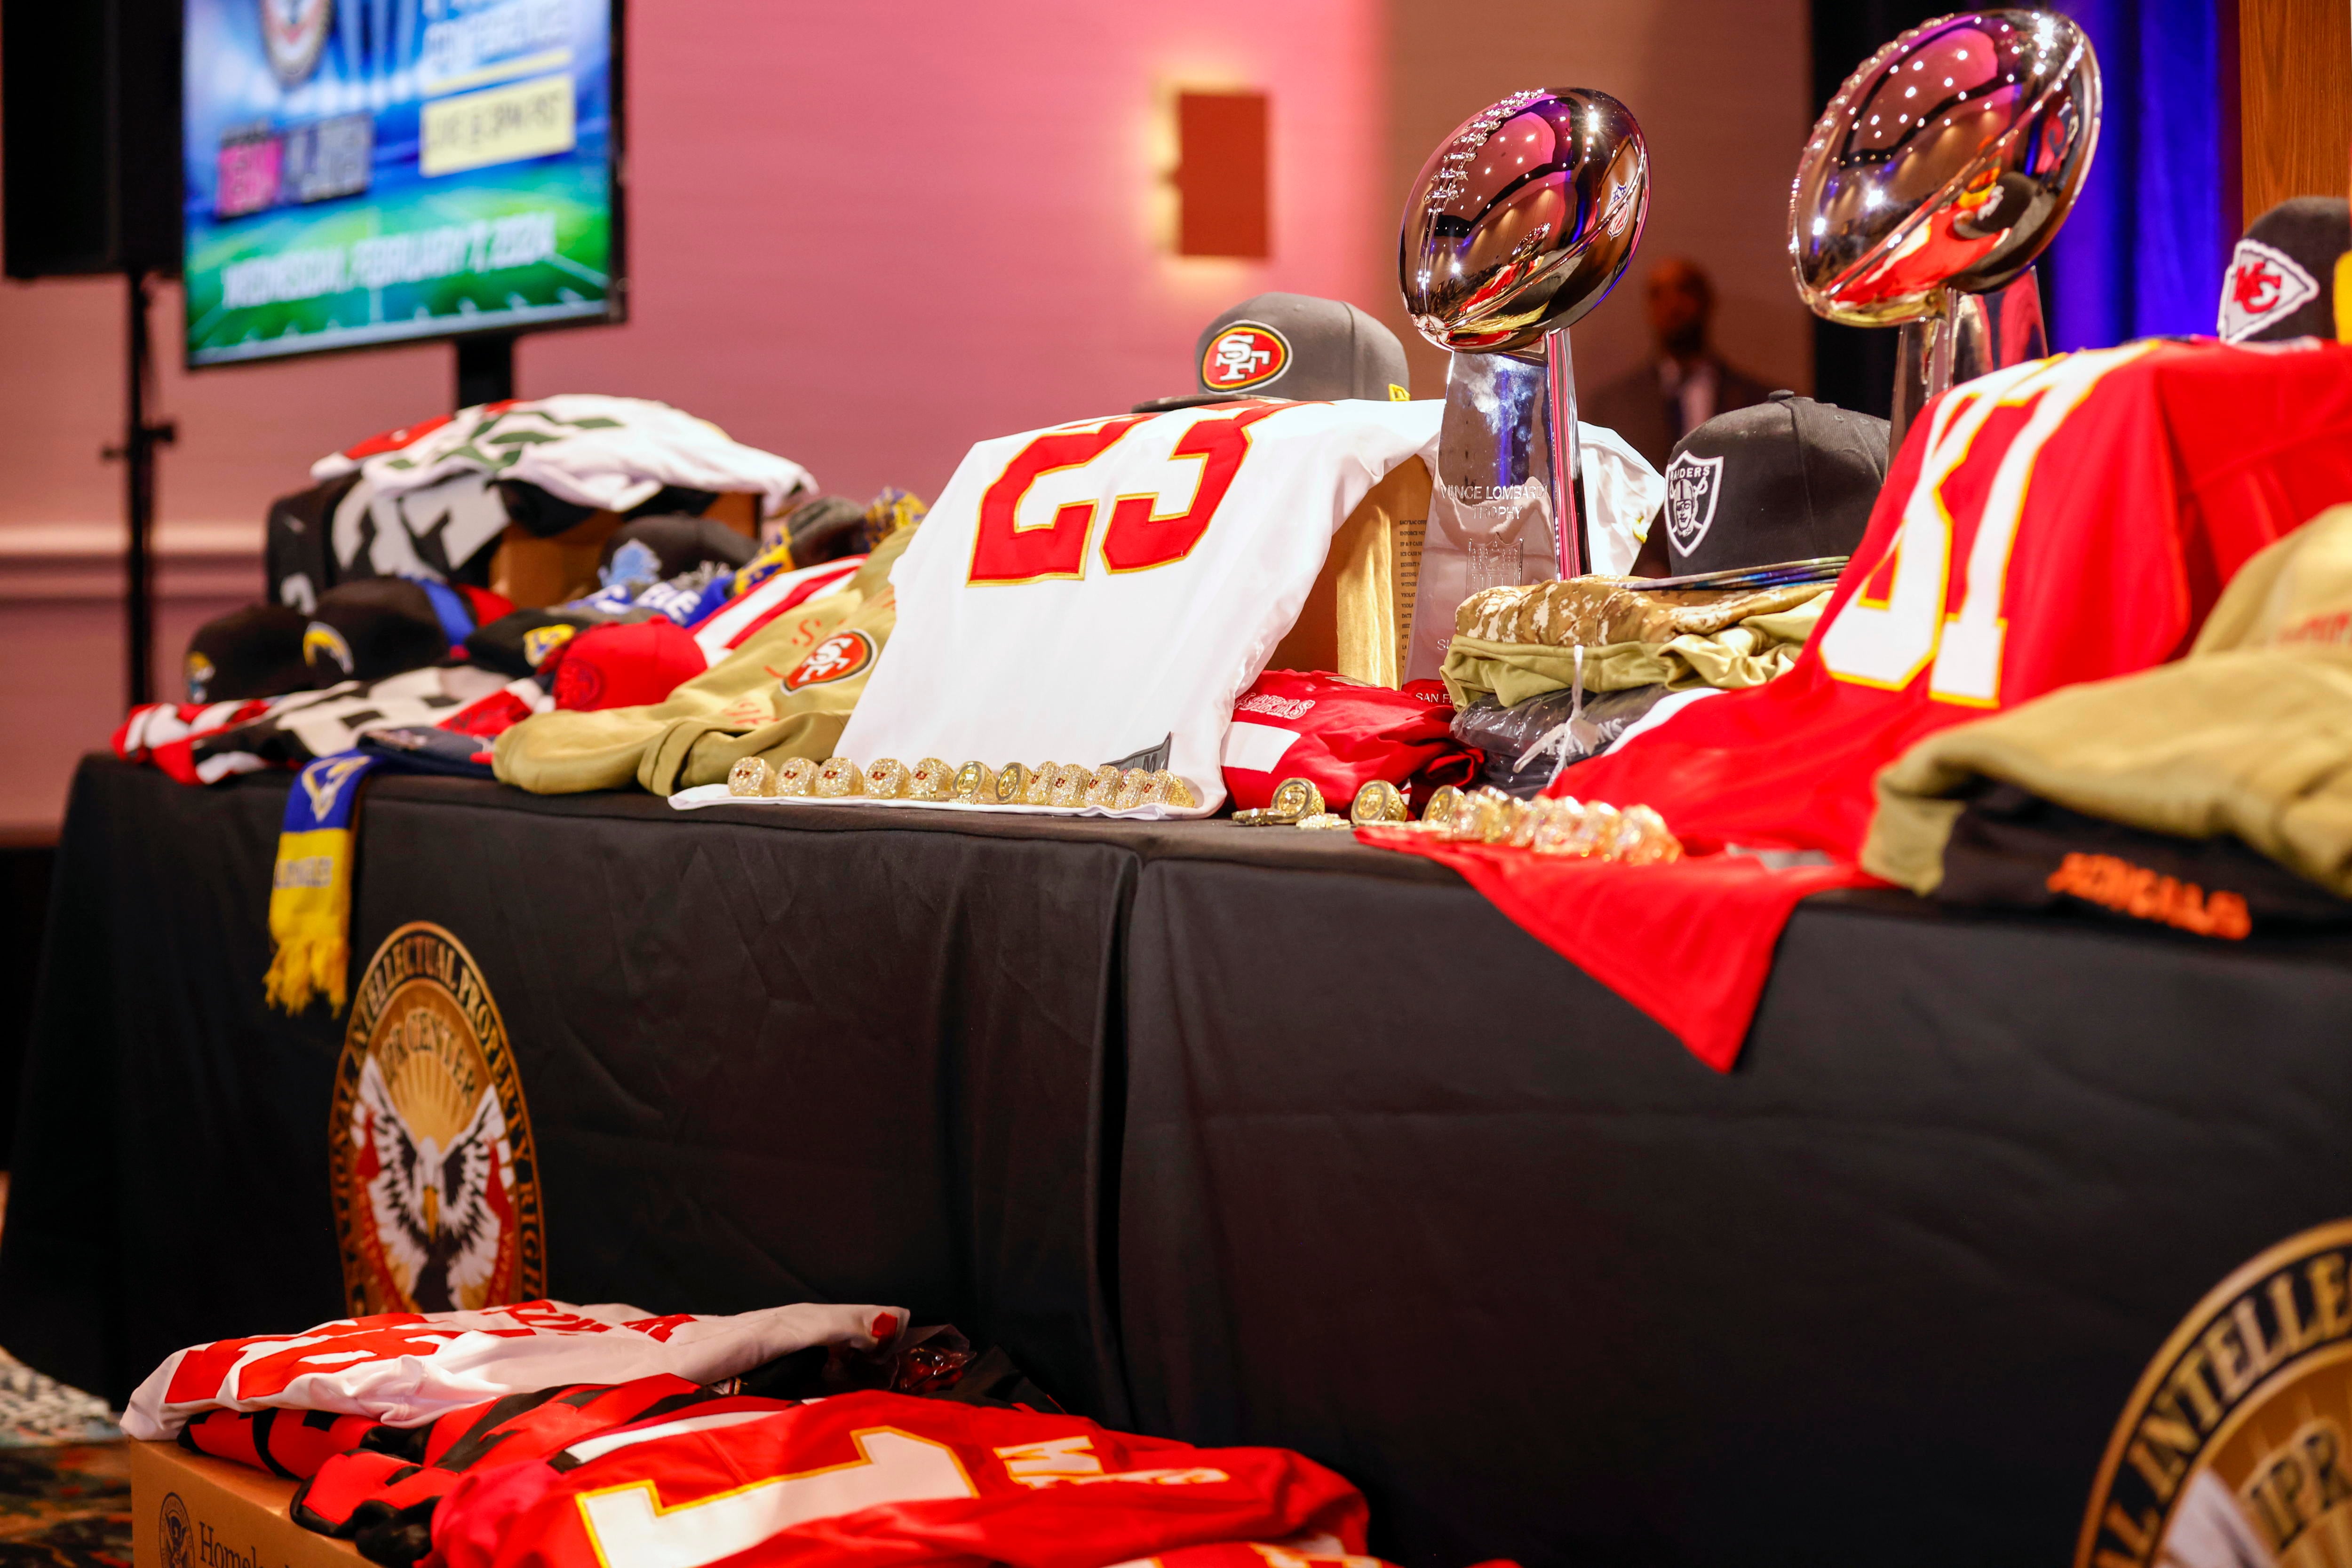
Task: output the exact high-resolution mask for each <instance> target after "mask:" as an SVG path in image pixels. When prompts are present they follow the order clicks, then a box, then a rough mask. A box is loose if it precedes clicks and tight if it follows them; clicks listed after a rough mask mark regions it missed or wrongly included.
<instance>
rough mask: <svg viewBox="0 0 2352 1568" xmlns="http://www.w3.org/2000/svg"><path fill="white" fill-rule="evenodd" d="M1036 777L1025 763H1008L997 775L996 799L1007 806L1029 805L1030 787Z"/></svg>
mask: <svg viewBox="0 0 2352 1568" xmlns="http://www.w3.org/2000/svg"><path fill="white" fill-rule="evenodd" d="M1035 777H1036V776H1035V775H1034V774H1033V773H1031V772H1030V771H1029V765H1028V764H1027V763H1025V762H1008V763H1006V764H1005V765H1004V766H1003V768H1000V769H998V771H997V775H996V798H997V800H999V801H1000V802H1002V803H1003V804H1004V805H1007V806H1025V805H1028V804H1029V786H1030V784H1031V782H1032V781H1033V780H1034V778H1035Z"/></svg>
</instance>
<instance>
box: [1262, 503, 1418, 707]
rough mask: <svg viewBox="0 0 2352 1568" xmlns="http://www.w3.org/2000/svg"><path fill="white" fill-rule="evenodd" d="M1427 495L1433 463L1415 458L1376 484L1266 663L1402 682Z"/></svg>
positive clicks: (1335, 540) (1336, 537)
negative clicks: (1288, 629)
mask: <svg viewBox="0 0 2352 1568" xmlns="http://www.w3.org/2000/svg"><path fill="white" fill-rule="evenodd" d="M1429 493H1430V479H1429V468H1428V465H1426V464H1424V463H1423V462H1422V460H1421V459H1420V458H1418V457H1412V458H1407V459H1406V460H1405V461H1404V462H1402V463H1400V464H1398V465H1396V467H1394V468H1393V469H1391V470H1390V472H1389V476H1388V477H1387V478H1385V479H1383V480H1381V482H1380V483H1379V484H1377V485H1375V486H1372V488H1371V489H1370V492H1368V493H1367V494H1366V495H1365V497H1364V498H1363V500H1362V501H1361V502H1360V503H1359V504H1358V505H1357V507H1356V509H1355V510H1354V511H1353V512H1350V513H1349V515H1348V520H1347V521H1346V522H1344V523H1342V524H1340V525H1339V532H1337V533H1335V534H1333V535H1332V536H1331V550H1330V553H1329V554H1328V555H1327V556H1326V557H1325V558H1324V560H1323V570H1322V573H1321V574H1320V575H1319V576H1318V577H1317V578H1316V580H1315V586H1314V587H1313V588H1312V589H1311V590H1309V591H1307V602H1306V603H1305V604H1304V605H1302V606H1300V608H1299V612H1298V620H1297V622H1295V623H1294V624H1293V625H1292V626H1291V628H1290V632H1289V634H1288V635H1287V636H1286V637H1284V638H1283V640H1282V642H1281V643H1280V645H1278V646H1277V647H1276V649H1275V651H1274V656H1273V657H1272V658H1271V659H1269V660H1267V661H1266V668H1268V669H1270V670H1329V671H1331V672H1332V673H1333V674H1341V675H1346V676H1347V677H1348V678H1349V679H1350V680H1357V681H1362V682H1363V683H1364V684H1365V685H1374V686H1394V685H1401V684H1402V679H1403V672H1404V663H1405V641H1406V638H1407V636H1408V634H1409V633H1410V632H1411V630H1412V599H1413V594H1414V592H1415V591H1416V590H1417V588H1418V587H1419V585H1420V581H1421V542H1422V536H1423V529H1424V528H1425V527H1426V525H1427V522H1428V518H1429Z"/></svg>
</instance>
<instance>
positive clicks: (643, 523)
mask: <svg viewBox="0 0 2352 1568" xmlns="http://www.w3.org/2000/svg"><path fill="white" fill-rule="evenodd" d="M759 551H760V547H759V546H758V545H756V544H754V543H752V542H751V539H749V538H746V537H745V536H743V535H741V534H739V533H737V532H736V531H735V530H734V529H733V528H729V527H728V526H727V525H726V524H725V523H722V522H720V521H719V520H718V519H717V518H715V517H682V516H677V515H672V516H669V517H639V518H637V519H636V520H635V521H634V522H629V523H624V524H622V525H621V527H619V528H616V529H614V531H613V537H612V538H609V539H606V540H605V541H604V549H603V550H602V551H601V552H600V553H599V555H598V557H597V560H596V565H597V568H598V570H599V574H600V575H601V576H602V577H603V578H604V581H605V582H607V583H613V582H635V581H639V580H645V581H652V582H667V581H668V580H670V579H671V578H673V577H683V576H685V575H686V574H687V573H688V572H689V571H692V570H694V569H695V568H696V567H698V566H704V565H708V564H710V563H712V562H716V563H717V564H718V565H719V566H722V567H725V568H727V569H728V570H733V569H735V568H736V567H739V566H741V565H743V564H744V563H745V562H746V561H748V560H750V559H751V558H752V557H753V556H755V555H757V554H758V553H759Z"/></svg>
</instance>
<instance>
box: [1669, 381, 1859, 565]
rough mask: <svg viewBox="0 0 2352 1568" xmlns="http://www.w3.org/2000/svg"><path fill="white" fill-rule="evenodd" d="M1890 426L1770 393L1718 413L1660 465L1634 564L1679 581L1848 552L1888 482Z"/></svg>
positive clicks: (1829, 406)
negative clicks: (1662, 498)
mask: <svg viewBox="0 0 2352 1568" xmlns="http://www.w3.org/2000/svg"><path fill="white" fill-rule="evenodd" d="M1886 430H1887V426H1886V422H1885V420H1883V419H1875V418H1873V417H1872V416H1871V415H1869V414H1866V413H1854V412H1853V411H1852V410H1850V409H1843V408H1840V407H1838V406H1837V405H1836V404H1835V403H1827V402H1814V401H1813V400H1812V399H1811V398H1809V397H1799V396H1798V395H1797V394H1796V393H1794V392H1774V393H1773V394H1772V395H1771V396H1770V397H1769V398H1767V399H1765V400H1764V401H1763V402H1759V403H1756V404H1754V405H1752V406H1750V407H1748V408H1736V409H1733V410H1732V411H1731V412H1730V413H1718V414H1717V415H1716V416H1715V417H1714V418H1713V419H1710V420H1708V421H1707V422H1706V423H1705V424H1702V425H1700V426H1699V427H1698V428H1697V429H1696V430H1694V431H1692V432H1691V433H1690V434H1688V435H1685V436H1684V437H1683V438H1682V439H1681V440H1680V441H1678V442H1676V443H1675V453H1674V456H1673V457H1672V458H1671V459H1670V460H1668V462H1667V464H1666V504H1665V505H1664V507H1660V508H1659V511H1658V515H1657V516H1656V517H1654V518H1652V519H1651V521H1650V535H1649V538H1648V539H1647V540H1646V541H1645V542H1644V543H1643V548H1642V559H1641V561H1640V562H1638V563H1637V564H1636V565H1635V567H1634V571H1635V572H1636V574H1638V575H1640V576H1643V577H1686V576H1691V575H1694V574H1696V573H1699V572H1708V571H1730V570H1739V569H1743V568H1748V567H1759V566H1770V565H1777V564H1779V563H1780V562H1783V561H1800V560H1813V559H1819V558H1821V557H1823V556H1842V555H1852V554H1853V549H1854V547H1855V546H1856V545H1858V544H1860V543H1861V542H1862V536H1863V532H1864V529H1866V528H1869V526H1870V509H1871V507H1872V506H1873V505H1874V504H1875V503H1876V501H1877V499H1878V489H1879V486H1881V485H1882V484H1884V483H1885V479H1886Z"/></svg>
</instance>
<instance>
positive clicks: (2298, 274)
mask: <svg viewBox="0 0 2352 1568" xmlns="http://www.w3.org/2000/svg"><path fill="white" fill-rule="evenodd" d="M2347 250H2352V203H2347V202H2346V201H2345V199H2344V198H2343V197H2341V196H2296V197H2294V198H2292V199H2290V200H2288V201H2284V202H2281V203H2280V204H2278V205H2277V206H2275V207H2273V208H2272V209H2271V210H2270V211H2269V212H2266V213H2264V214H2263V215H2262V216H2261V217H2258V218H2256V219H2255V220H2254V221H2253V222H2252V224H2250V225H2247V228H2246V237H2245V238H2243V239H2242V240H2240V241H2239V242H2238V248H2237V249H2235V250H2233V251H2231V253H2230V270H2229V271H2228V272H2226V273H2224V274H2222V275H2221V313H2220V316H2219V318H2218V319H2216V320H2215V322H2214V326H2213V335H2214V336H2215V337H2217V338H2219V339H2221V340H2222V341H2223V342H2225V343H2249V342H2251V343H2274V342H2279V341H2281V340H2284V339H2288V338H2333V337H2334V336H2336V257H2337V256H2342V255H2343V254H2344V253H2345V252H2346V251H2347Z"/></svg>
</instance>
